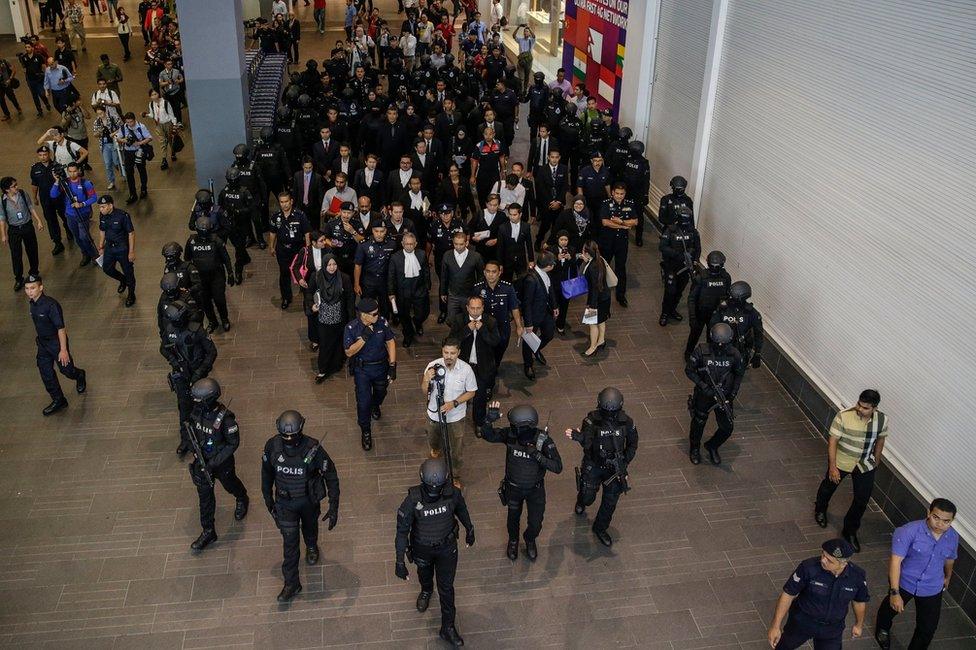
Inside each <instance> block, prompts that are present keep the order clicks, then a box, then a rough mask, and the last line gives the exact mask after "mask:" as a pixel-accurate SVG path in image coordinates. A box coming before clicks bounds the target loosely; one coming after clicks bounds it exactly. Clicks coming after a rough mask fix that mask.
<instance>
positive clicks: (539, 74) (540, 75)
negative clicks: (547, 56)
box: [532, 72, 546, 84]
mask: <svg viewBox="0 0 976 650" xmlns="http://www.w3.org/2000/svg"><path fill="white" fill-rule="evenodd" d="M532 76H533V78H535V82H536V83H537V84H541V83H542V82H544V81H545V80H546V73H544V72H536V73H535V74H534V75H532Z"/></svg>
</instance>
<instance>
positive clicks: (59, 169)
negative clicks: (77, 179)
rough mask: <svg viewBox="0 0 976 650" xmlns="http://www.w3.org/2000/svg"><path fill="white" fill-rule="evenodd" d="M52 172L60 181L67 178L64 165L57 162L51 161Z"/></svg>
mask: <svg viewBox="0 0 976 650" xmlns="http://www.w3.org/2000/svg"><path fill="white" fill-rule="evenodd" d="M51 173H52V174H54V177H55V178H56V179H58V180H59V181H63V180H64V178H65V171H64V165H62V164H61V163H57V162H56V163H51Z"/></svg>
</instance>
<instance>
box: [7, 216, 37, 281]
mask: <svg viewBox="0 0 976 650" xmlns="http://www.w3.org/2000/svg"><path fill="white" fill-rule="evenodd" d="M7 243H8V244H9V246H10V262H11V263H12V264H13V267H14V279H15V280H17V281H18V282H22V281H23V280H24V251H27V264H28V266H29V267H30V268H28V269H27V272H28V273H29V274H31V275H40V274H39V273H38V271H37V263H38V258H37V232H36V231H35V230H34V224H33V223H32V222H30V221H28V222H27V223H25V224H24V225H22V226H9V227H8V228H7Z"/></svg>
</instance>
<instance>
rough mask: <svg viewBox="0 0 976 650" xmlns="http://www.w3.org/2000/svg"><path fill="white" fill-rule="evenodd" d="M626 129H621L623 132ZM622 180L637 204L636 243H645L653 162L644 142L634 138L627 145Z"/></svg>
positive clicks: (628, 194) (628, 193) (641, 244)
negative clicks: (647, 154) (648, 157)
mask: <svg viewBox="0 0 976 650" xmlns="http://www.w3.org/2000/svg"><path fill="white" fill-rule="evenodd" d="M625 130H626V127H624V129H621V130H620V131H621V133H623V132H624V131H625ZM620 179H621V180H623V182H624V183H625V184H626V185H627V196H629V197H630V198H631V199H632V200H633V201H634V203H635V204H636V206H637V215H638V216H637V232H636V233H635V234H636V236H635V238H634V243H635V244H637V246H643V245H644V221H645V219H644V208H646V207H647V202H648V201H649V200H650V198H649V196H650V192H651V163H649V162H648V161H647V158H646V157H645V156H644V143H643V142H640V141H639V140H634V141H633V142H631V143H629V144H628V145H627V158H626V159H625V160H624V162H623V167H622V169H621V177H620Z"/></svg>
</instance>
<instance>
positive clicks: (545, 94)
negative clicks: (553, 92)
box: [525, 72, 549, 162]
mask: <svg viewBox="0 0 976 650" xmlns="http://www.w3.org/2000/svg"><path fill="white" fill-rule="evenodd" d="M534 81H535V83H533V84H532V85H531V86H529V89H528V90H527V91H526V92H525V101H526V103H528V105H529V128H531V129H532V137H535V135H536V129H537V128H539V125H540V124H543V123H544V122H543V121H544V120H545V115H546V106H547V105H548V103H549V89H548V88H547V87H546V75H545V74H544V73H542V72H536V73H535V75H534ZM530 162H533V161H530Z"/></svg>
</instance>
